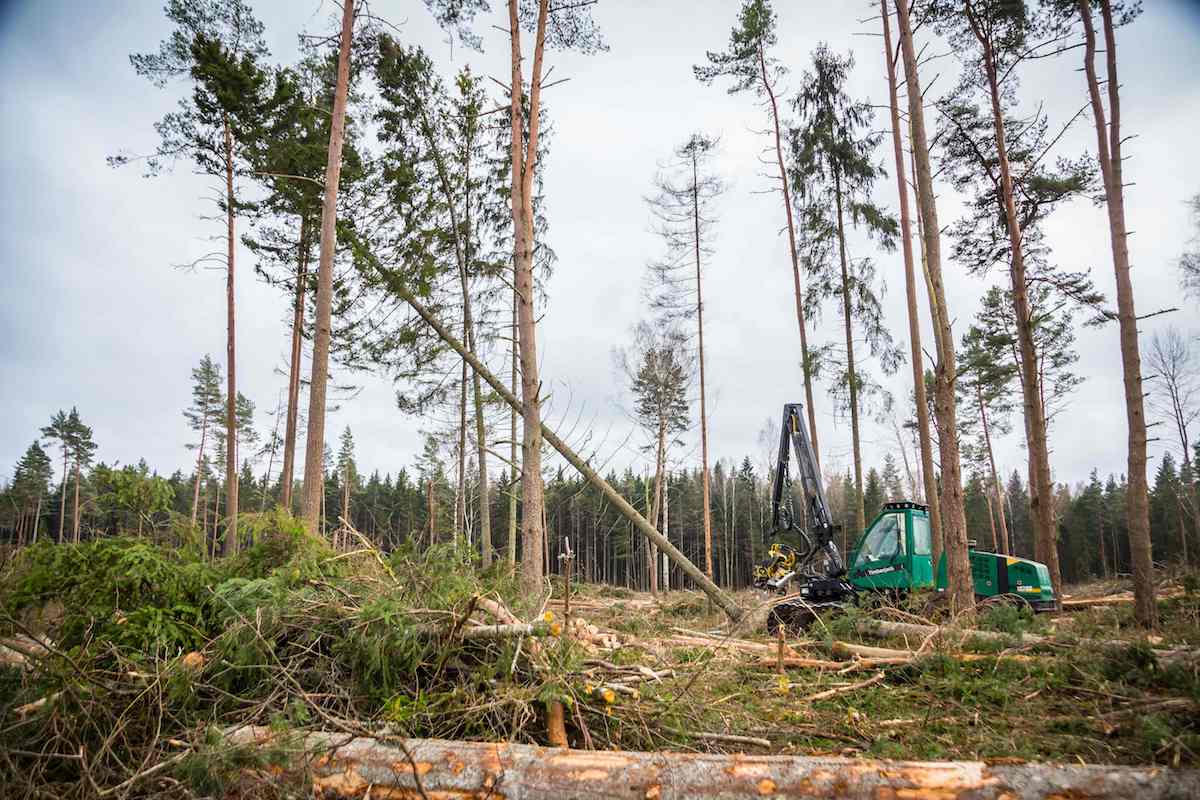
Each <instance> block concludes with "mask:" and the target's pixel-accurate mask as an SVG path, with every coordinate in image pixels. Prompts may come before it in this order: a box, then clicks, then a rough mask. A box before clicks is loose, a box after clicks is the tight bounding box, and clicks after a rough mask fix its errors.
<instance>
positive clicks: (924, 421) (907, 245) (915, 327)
mask: <svg viewBox="0 0 1200 800" xmlns="http://www.w3.org/2000/svg"><path fill="white" fill-rule="evenodd" d="M879 8H880V12H881V16H882V17H883V49H884V56H885V58H886V60H887V71H888V96H889V100H890V107H891V113H892V149H893V151H894V155H895V158H896V183H897V185H898V187H899V189H900V243H901V249H902V250H903V253H904V290H905V300H906V302H907V305H908V340H909V357H910V360H911V362H912V372H913V393H914V395H915V396H916V404H917V431H918V442H919V444H920V450H921V474H922V477H923V478H924V483H925V496H926V497H927V498H933V502H934V506H932V507H931V509H930V510H931V512H933V513H931V514H930V519H931V520H932V519H933V518H934V517H935V516H937V517H939V519H938V520H937V523H936V525H937V529H938V536H939V538H940V537H941V519H940V516H941V515H940V509H938V507H937V480H936V477H935V473H934V470H933V441H932V438H931V436H930V432H929V400H928V398H927V397H926V394H925V363H924V355H923V354H922V352H921V317H920V314H919V312H918V307H917V278H916V264H915V261H914V258H913V249H912V222H911V217H910V212H909V208H908V179H907V177H906V175H905V170H904V166H905V165H904V141H903V138H904V137H903V135H902V134H901V128H900V102H899V99H898V96H897V84H896V60H895V55H894V53H895V51H894V50H893V49H892V27H891V24H890V21H889V12H888V5H887V0H879ZM896 438H897V439H899V438H900V437H899V429H897V437H896ZM900 452H901V453H903V455H904V469H905V471H906V472H907V473H908V478H909V482H910V483H913V480H912V470H911V469H909V466H908V451H907V450H905V449H904V443H903V441H901V443H900Z"/></svg>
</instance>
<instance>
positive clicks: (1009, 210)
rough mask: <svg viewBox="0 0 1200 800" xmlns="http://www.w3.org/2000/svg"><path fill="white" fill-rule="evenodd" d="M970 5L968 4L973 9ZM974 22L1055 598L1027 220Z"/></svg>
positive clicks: (1038, 514)
mask: <svg viewBox="0 0 1200 800" xmlns="http://www.w3.org/2000/svg"><path fill="white" fill-rule="evenodd" d="M969 7H970V4H969V3H968V8H969ZM967 18H968V21H969V22H970V24H971V29H972V30H973V31H974V32H975V38H976V39H978V40H979V44H980V46H981V47H982V48H983V68H984V72H985V74H986V76H987V82H988V93H989V95H990V98H991V105H992V128H993V132H994V134H995V137H996V158H997V161H998V162H999V166H1000V195H1001V200H1002V202H1003V205H1004V216H1005V221H1006V224H1007V228H1008V243H1009V248H1010V250H1011V260H1010V264H1009V277H1010V278H1011V283H1012V303H1013V312H1014V317H1015V323H1016V328H1017V347H1018V351H1019V354H1020V367H1021V371H1022V373H1023V374H1024V376H1025V380H1024V381H1023V382H1022V396H1023V401H1024V409H1025V418H1026V420H1027V421H1028V425H1029V429H1028V430H1029V437H1028V440H1029V446H1030V450H1029V455H1030V460H1031V463H1032V478H1033V480H1034V482H1035V484H1036V486H1037V493H1036V495H1033V503H1032V505H1033V518H1034V542H1035V550H1036V551H1037V552H1036V553H1035V555H1036V558H1037V559H1038V560H1039V561H1041V562H1042V563H1044V564H1045V565H1046V568H1047V569H1048V570H1049V571H1050V582H1051V585H1052V586H1053V587H1054V593H1055V596H1061V592H1062V574H1061V572H1060V570H1059V564H1058V548H1057V546H1056V545H1055V541H1054V539H1055V536H1054V505H1053V504H1054V488H1053V486H1052V485H1051V482H1050V455H1049V451H1048V443H1047V439H1046V409H1045V406H1044V405H1043V402H1042V393H1041V376H1040V375H1039V373H1038V359H1037V350H1036V346H1035V344H1034V341H1033V313H1032V310H1031V309H1030V305H1029V292H1028V286H1029V283H1028V277H1027V275H1026V271H1025V253H1024V247H1023V243H1022V241H1021V236H1022V234H1021V223H1020V220H1019V218H1018V216H1017V206H1016V200H1015V198H1014V195H1013V180H1012V171H1011V169H1010V166H1009V161H1008V144H1007V141H1006V136H1005V134H1006V131H1005V125H1004V116H1003V107H1002V105H1001V101H1000V85H999V76H998V72H997V67H996V60H995V53H994V51H993V50H992V44H991V40H990V39H989V37H988V36H986V35H985V33H984V31H983V30H982V29H981V28H980V27H979V22H978V20H977V18H976V17H975V16H974V15H973V14H972V13H971V12H969V11H968V17H967Z"/></svg>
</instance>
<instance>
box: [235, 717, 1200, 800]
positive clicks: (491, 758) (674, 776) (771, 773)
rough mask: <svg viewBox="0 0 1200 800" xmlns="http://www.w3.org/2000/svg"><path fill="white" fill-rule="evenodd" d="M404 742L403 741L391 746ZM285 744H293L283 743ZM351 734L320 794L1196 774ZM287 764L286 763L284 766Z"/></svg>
mask: <svg viewBox="0 0 1200 800" xmlns="http://www.w3.org/2000/svg"><path fill="white" fill-rule="evenodd" d="M277 736H278V734H276V733H275V732H274V731H272V730H271V729H270V728H267V727H244V728H236V729H233V730H231V731H229V732H228V733H227V735H226V738H227V739H228V740H229V741H231V742H233V743H235V744H239V745H243V746H251V747H260V748H264V749H266V748H270V747H274V746H275V745H276V741H275V740H276V737H277ZM392 741H393V742H396V743H397V744H400V743H401V742H400V740H392ZM288 744H291V743H290V742H289V743H288ZM397 744H388V743H387V741H385V740H379V739H371V738H365V737H364V738H353V739H351V738H348V737H347V736H346V735H345V734H344V733H325V732H313V733H309V734H306V735H305V736H304V737H303V741H302V745H303V749H304V750H305V751H307V752H309V753H312V754H314V755H317V754H319V755H320V757H319V758H307V757H306V758H304V759H297V763H296V766H297V767H299V766H301V764H302V765H303V767H304V769H305V770H306V771H311V779H312V788H313V793H314V794H315V795H319V796H321V797H331V798H358V797H362V796H364V795H365V794H370V795H371V796H375V795H376V794H379V795H381V796H383V795H386V796H388V797H421V796H425V797H519V798H525V800H538V799H539V798H545V800H557V799H558V798H561V797H594V798H630V797H647V798H662V800H668V799H670V800H675V799H676V798H732V797H759V796H779V797H840V798H846V800H876V799H877V798H881V797H941V798H953V797H972V798H976V800H1000V798H1013V799H1014V800H1015V799H1016V798H1021V799H1022V800H1025V799H1031V798H1041V797H1091V798H1109V800H1117V799H1118V798H1122V799H1124V798H1128V800H1135V799H1136V800H1167V798H1173V797H1186V796H1195V795H1196V794H1197V793H1200V770H1172V769H1167V768H1163V767H1157V766H1156V767H1117V766H1110V765H1082V764H1079V765H1076V764H988V763H985V762H982V761H944V762H936V761H883V760H875V759H857V758H841V757H832V756H770V755H747V754H744V753H662V752H656V753H639V752H631V751H619V750H618V751H593V750H569V749H565V748H558V749H554V748H542V747H537V746H535V745H523V744H512V743H493V742H455V741H446V740H441V739H405V740H402V746H397ZM282 766H285V767H286V766H289V765H287V764H284V765H282Z"/></svg>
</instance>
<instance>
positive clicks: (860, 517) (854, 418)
mask: <svg viewBox="0 0 1200 800" xmlns="http://www.w3.org/2000/svg"><path fill="white" fill-rule="evenodd" d="M833 185H834V190H833V192H834V198H835V200H836V203H837V223H838V231H837V232H838V256H839V257H840V258H841V262H842V324H843V326H844V329H845V333H846V383H847V387H846V388H847V390H848V391H849V393H850V444H851V453H852V455H853V458H854V540H855V541H858V537H859V535H860V534H861V533H862V532H863V531H864V530H866V527H867V520H866V513H865V510H864V509H863V479H862V446H861V444H860V443H859V430H858V372H857V371H856V370H855V368H854V321H853V319H852V318H851V316H850V313H851V312H850V262H849V258H848V256H847V255H846V223H845V218H844V216H843V210H842V177H841V173H839V172H838V171H837V170H834V174H833ZM845 539H846V534H845V531H844V530H843V534H842V541H843V544H842V552H846V551H847V548H846V543H845Z"/></svg>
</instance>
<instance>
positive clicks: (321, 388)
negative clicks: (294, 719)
mask: <svg viewBox="0 0 1200 800" xmlns="http://www.w3.org/2000/svg"><path fill="white" fill-rule="evenodd" d="M353 29H354V0H343V6H342V34H341V42H340V45H339V50H338V69H337V85H336V87H335V88H334V93H333V119H332V120H331V122H330V127H329V154H328V157H327V162H326V164H325V198H324V200H323V202H322V203H321V256H320V260H319V262H318V264H317V309H316V313H317V317H316V326H315V330H314V332H313V364H312V380H311V382H310V387H309V395H308V436H307V440H306V441H305V448H304V522H305V525H307V526H308V529H309V531H311V532H313V533H316V532H317V529H318V521H319V519H320V518H321V516H322V515H321V507H322V501H323V498H324V495H325V471H324V463H323V462H324V456H325V388H326V383H328V381H329V339H330V333H331V326H332V319H331V318H332V316H333V312H332V307H333V255H334V252H335V250H336V248H337V195H338V181H339V180H340V179H341V174H342V142H343V140H344V139H345V133H346V130H345V129H346V95H347V92H348V90H349V83H350V40H351V34H352V33H353Z"/></svg>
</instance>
